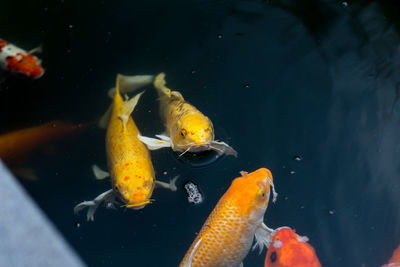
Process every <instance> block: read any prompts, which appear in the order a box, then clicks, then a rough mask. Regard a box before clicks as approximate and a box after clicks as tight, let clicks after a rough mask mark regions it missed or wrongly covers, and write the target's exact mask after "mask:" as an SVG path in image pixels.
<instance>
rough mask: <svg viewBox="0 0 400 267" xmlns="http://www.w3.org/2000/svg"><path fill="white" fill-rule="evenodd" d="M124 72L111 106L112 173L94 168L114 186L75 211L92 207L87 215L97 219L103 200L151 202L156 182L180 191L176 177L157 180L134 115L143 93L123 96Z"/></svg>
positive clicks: (135, 204) (135, 205) (109, 155)
mask: <svg viewBox="0 0 400 267" xmlns="http://www.w3.org/2000/svg"><path fill="white" fill-rule="evenodd" d="M120 81H121V76H120V75H118V76H117V81H116V84H117V85H116V90H115V93H114V96H113V103H112V107H111V109H110V110H109V113H110V114H109V115H108V116H106V117H109V122H108V127H107V134H106V152H107V163H108V164H107V165H108V169H109V173H108V172H105V171H102V170H101V169H100V168H99V167H97V166H96V165H94V166H93V172H94V174H95V176H96V178H97V179H104V178H106V177H109V176H110V177H111V186H112V189H110V190H108V191H106V192H104V193H102V194H100V195H99V196H98V197H97V198H95V199H94V200H93V201H84V202H82V203H80V204H78V205H77V206H76V207H75V209H74V210H75V212H79V211H80V210H81V209H83V208H86V207H88V213H87V219H88V220H92V221H93V220H94V217H93V215H94V213H95V211H96V209H97V207H98V205H99V204H100V203H101V202H102V201H106V202H108V203H111V204H112V203H114V202H115V197H118V198H119V199H120V200H121V201H122V202H123V203H125V204H124V206H125V207H127V208H132V209H141V208H144V207H145V206H146V205H147V204H149V203H150V202H151V199H150V198H151V195H152V193H153V189H154V187H155V185H159V186H162V187H164V188H169V189H171V190H172V191H176V186H175V181H176V179H177V177H176V178H174V179H173V180H172V181H171V182H170V184H168V183H163V182H160V181H156V179H155V174H154V169H153V164H152V162H151V158H150V153H149V151H148V150H147V148H146V146H145V145H144V144H143V143H142V142H141V141H140V140H139V139H138V137H137V136H138V135H139V134H140V132H139V129H138V128H137V127H136V124H135V122H134V121H133V119H132V117H131V113H132V111H133V110H134V108H135V106H136V104H137V102H138V101H139V98H140V96H141V95H142V93H143V92H142V93H140V94H137V95H136V96H135V97H133V98H131V99H127V100H125V101H124V100H123V99H122V97H121V95H120V91H119V86H120Z"/></svg>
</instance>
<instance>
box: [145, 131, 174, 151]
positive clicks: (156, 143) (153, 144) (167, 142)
mask: <svg viewBox="0 0 400 267" xmlns="http://www.w3.org/2000/svg"><path fill="white" fill-rule="evenodd" d="M157 137H159V136H157ZM138 138H139V140H140V141H142V142H143V143H144V144H145V145H146V146H147V148H148V149H150V150H157V149H160V148H163V147H172V142H171V139H170V138H169V137H166V136H165V139H164V138H163V139H164V140H161V139H156V138H150V137H146V136H141V135H139V134H138ZM167 138H168V139H167Z"/></svg>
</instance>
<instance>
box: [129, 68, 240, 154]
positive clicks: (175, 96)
mask: <svg viewBox="0 0 400 267" xmlns="http://www.w3.org/2000/svg"><path fill="white" fill-rule="evenodd" d="M139 77H141V76H125V79H126V80H127V81H129V80H130V79H138V78H139ZM128 83H129V82H128ZM165 84H166V82H165V74H164V73H160V74H159V75H157V76H156V77H155V79H154V82H153V85H154V87H155V88H156V90H157V92H158V96H159V101H160V112H161V117H162V119H163V121H164V122H165V126H166V131H165V134H162V135H156V137H158V138H159V139H155V138H149V137H145V136H139V139H140V140H141V141H142V142H143V143H145V144H146V145H147V147H148V148H149V149H150V150H156V149H160V148H163V147H171V148H172V150H174V151H178V152H183V153H182V154H181V155H183V154H184V153H186V152H201V151H206V150H215V151H217V152H219V153H224V154H227V155H233V156H235V157H236V156H237V152H236V151H235V150H234V149H233V148H231V147H230V146H229V145H228V144H226V143H224V142H220V141H216V140H214V127H213V124H212V122H211V120H210V119H209V118H208V117H207V116H205V115H204V114H203V113H201V112H200V111H199V110H198V109H197V108H195V107H194V106H193V105H191V104H189V103H188V102H186V101H185V99H184V98H183V96H182V94H181V93H179V92H177V91H171V89H169V88H167V87H166V86H165Z"/></svg>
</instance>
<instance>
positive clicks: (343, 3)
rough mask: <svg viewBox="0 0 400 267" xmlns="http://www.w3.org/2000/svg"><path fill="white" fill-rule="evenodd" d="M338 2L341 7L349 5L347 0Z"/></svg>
mask: <svg viewBox="0 0 400 267" xmlns="http://www.w3.org/2000/svg"><path fill="white" fill-rule="evenodd" d="M340 4H341V5H342V7H348V6H349V2H347V1H343V2H342V3H340Z"/></svg>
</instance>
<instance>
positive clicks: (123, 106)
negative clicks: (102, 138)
mask: <svg viewBox="0 0 400 267" xmlns="http://www.w3.org/2000/svg"><path fill="white" fill-rule="evenodd" d="M117 84H118V78H117ZM140 95H141V94H138V95H137V96H136V97H134V98H132V99H131V100H128V101H123V100H122V97H121V95H120V93H119V88H118V86H117V89H116V93H115V95H114V99H113V104H112V112H111V118H110V122H109V125H108V128H107V134H106V151H107V162H108V169H109V172H110V177H111V183H112V188H113V189H114V192H115V193H116V194H117V195H118V196H120V198H121V200H122V201H123V202H125V203H126V206H127V207H133V208H142V207H144V205H146V204H148V203H150V197H151V195H152V192H153V189H154V183H155V175H154V169H153V164H152V163H151V159H150V153H149V151H148V150H147V148H146V146H145V145H144V144H143V143H142V142H141V141H140V140H139V139H138V137H137V136H138V134H140V132H139V130H138V128H137V127H136V124H135V122H134V121H133V119H132V117H131V116H130V114H131V112H132V111H133V109H134V107H135V105H136V103H137V101H138V100H139V97H140Z"/></svg>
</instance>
